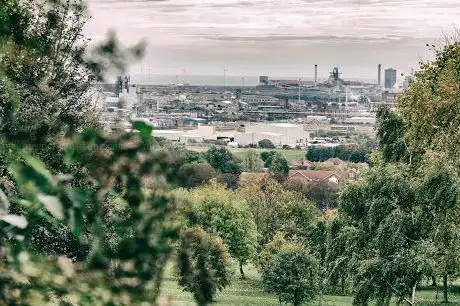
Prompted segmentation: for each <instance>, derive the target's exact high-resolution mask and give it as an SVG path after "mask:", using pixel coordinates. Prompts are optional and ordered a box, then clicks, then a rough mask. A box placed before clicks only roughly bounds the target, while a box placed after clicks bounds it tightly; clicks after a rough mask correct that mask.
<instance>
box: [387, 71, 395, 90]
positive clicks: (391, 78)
mask: <svg viewBox="0 0 460 306" xmlns="http://www.w3.org/2000/svg"><path fill="white" fill-rule="evenodd" d="M395 84H396V69H393V68H388V69H385V88H387V89H391V88H393V87H394V86H395Z"/></svg>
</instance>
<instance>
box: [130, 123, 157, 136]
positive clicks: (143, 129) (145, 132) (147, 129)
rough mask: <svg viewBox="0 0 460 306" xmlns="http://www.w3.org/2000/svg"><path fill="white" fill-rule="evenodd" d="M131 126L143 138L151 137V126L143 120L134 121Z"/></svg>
mask: <svg viewBox="0 0 460 306" xmlns="http://www.w3.org/2000/svg"><path fill="white" fill-rule="evenodd" d="M133 128H134V129H135V130H138V131H139V132H140V133H141V136H142V138H144V139H150V138H151V137H152V130H153V129H152V126H150V125H149V124H147V123H145V122H143V121H134V122H133Z"/></svg>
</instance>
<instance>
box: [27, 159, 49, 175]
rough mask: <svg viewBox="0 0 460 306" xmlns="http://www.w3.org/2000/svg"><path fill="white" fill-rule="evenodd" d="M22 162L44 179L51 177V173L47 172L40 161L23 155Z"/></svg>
mask: <svg viewBox="0 0 460 306" xmlns="http://www.w3.org/2000/svg"><path fill="white" fill-rule="evenodd" d="M24 161H25V163H26V164H27V165H29V166H30V167H32V169H34V170H35V171H37V172H38V173H40V174H41V175H43V176H44V177H46V178H50V177H51V172H49V171H48V169H47V168H46V166H45V164H43V163H42V162H41V161H40V160H38V159H36V158H35V157H33V156H31V155H28V154H25V155H24Z"/></svg>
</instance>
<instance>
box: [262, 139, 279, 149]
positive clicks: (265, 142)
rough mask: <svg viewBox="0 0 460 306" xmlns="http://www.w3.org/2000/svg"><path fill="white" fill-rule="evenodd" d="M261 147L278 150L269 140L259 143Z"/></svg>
mask: <svg viewBox="0 0 460 306" xmlns="http://www.w3.org/2000/svg"><path fill="white" fill-rule="evenodd" d="M259 147H260V148H261V149H275V148H276V147H275V145H274V144H273V142H271V140H269V139H262V140H261V141H259Z"/></svg>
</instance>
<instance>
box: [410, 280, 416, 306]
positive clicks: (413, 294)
mask: <svg viewBox="0 0 460 306" xmlns="http://www.w3.org/2000/svg"><path fill="white" fill-rule="evenodd" d="M415 286H416V285H414V287H412V297H411V301H412V305H415Z"/></svg>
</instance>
